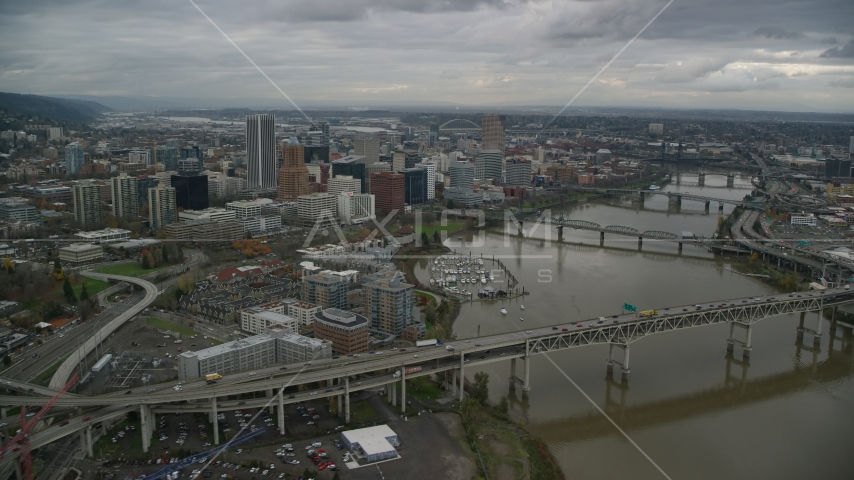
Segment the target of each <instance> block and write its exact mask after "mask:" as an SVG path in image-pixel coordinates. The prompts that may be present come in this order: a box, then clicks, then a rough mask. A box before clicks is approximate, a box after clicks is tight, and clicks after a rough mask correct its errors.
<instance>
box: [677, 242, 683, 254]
mask: <svg viewBox="0 0 854 480" xmlns="http://www.w3.org/2000/svg"><path fill="white" fill-rule="evenodd" d="M678 245H679V253H682V242H679V243H678Z"/></svg>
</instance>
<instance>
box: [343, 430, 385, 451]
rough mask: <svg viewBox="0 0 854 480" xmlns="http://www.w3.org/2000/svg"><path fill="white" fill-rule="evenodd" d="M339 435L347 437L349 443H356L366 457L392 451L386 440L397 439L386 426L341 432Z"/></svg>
mask: <svg viewBox="0 0 854 480" xmlns="http://www.w3.org/2000/svg"><path fill="white" fill-rule="evenodd" d="M341 435H343V436H345V437H347V440H349V441H350V443H358V444H359V447H361V449H362V450H364V452H365V454H367V455H378V454H382V453H386V452H389V451H392V450H394V446H393V445H392V444H391V443H390V442H389V441H388V440H387V439H388V438H397V434H396V433H394V430H392V429H391V428H389V427H388V425H377V426H375V427H367V428H360V429H358V430H348V431H346V432H341Z"/></svg>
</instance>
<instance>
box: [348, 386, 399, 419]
mask: <svg viewBox="0 0 854 480" xmlns="http://www.w3.org/2000/svg"><path fill="white" fill-rule="evenodd" d="M338 385H341V379H340V378H339V379H338ZM386 395H387V397H388V399H387V400H388V403H391V391H389V389H388V387H386ZM335 413H336V414H337V415H338V417H339V418H340V417H343V416H344V397H343V396H342V395H341V394H340V393H339V394H338V411H337V412H335Z"/></svg>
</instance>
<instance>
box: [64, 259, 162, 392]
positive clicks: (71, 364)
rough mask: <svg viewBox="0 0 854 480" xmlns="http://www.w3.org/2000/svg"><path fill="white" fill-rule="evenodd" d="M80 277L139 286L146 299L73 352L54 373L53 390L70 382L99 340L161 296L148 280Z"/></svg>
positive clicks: (98, 275) (99, 275)
mask: <svg viewBox="0 0 854 480" xmlns="http://www.w3.org/2000/svg"><path fill="white" fill-rule="evenodd" d="M80 275H83V276H85V277H89V278H94V279H95V280H103V281H108V280H112V281H116V282H127V283H133V284H135V285H139V286H140V287H142V288H144V289H145V298H143V299H142V301H141V302H139V303H137V304H136V305H134V306H132V307H131V308H129V309H128V310H126V311H125V312H124V313H122V314H121V315H119V316H118V317H116V318H114V319H113V320H111V321H110V322H109V323H107V324H106V325H104V326H103V327H102V328H101V330H100V334H99V335H97V336H94V337H91V338H89V340H86V342H85V343H84V344H83V345H81V346H79V347H78V348H77V349H76V350H75V351H73V352H71V355H69V356H68V358H66V359H65V361H64V362H62V365H60V366H59V368H58V369H57V370H56V373H54V375H53V378H51V379H50V385H49V386H48V387H49V388H51V389H53V390H59V389H60V388H62V386H63V385H65V382H67V381H68V379H69V378H70V377H71V374H72V373H73V372H74V368H75V367H76V366H77V364H78V363H80V359H81V358H84V357H85V356H86V355H88V354H89V353H90V352H91V351H92V350H94V349H95V346H96V345H97V344H98V343H99V339H105V338H107V337H109V336H110V335H111V334H112V333H113V332H115V331H116V330H118V329H119V327H121V326H122V325H124V323H125V322H126V321H128V320H130V319H131V318H133V317H135V316H136V315H138V314H139V313H140V312H142V311H143V310H144V309H145V308H147V307H148V306H149V305H151V304H152V303H153V302H154V300H155V299H156V298H157V295H158V294H159V292H158V290H157V287H156V286H155V285H154V284H153V283H151V282H149V281H147V280H143V279H141V278H136V277H126V276H124V275H110V274H107V273H95V272H80Z"/></svg>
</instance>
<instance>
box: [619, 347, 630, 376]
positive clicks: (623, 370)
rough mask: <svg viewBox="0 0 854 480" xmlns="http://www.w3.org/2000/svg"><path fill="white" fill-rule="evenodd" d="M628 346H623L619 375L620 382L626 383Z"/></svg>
mask: <svg viewBox="0 0 854 480" xmlns="http://www.w3.org/2000/svg"><path fill="white" fill-rule="evenodd" d="M629 372H630V370H629V346H628V345H626V346H625V347H623V368H622V375H620V382H622V383H627V382H628V381H629Z"/></svg>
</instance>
